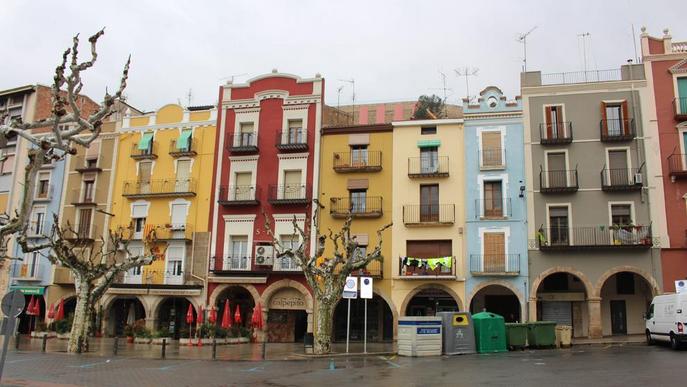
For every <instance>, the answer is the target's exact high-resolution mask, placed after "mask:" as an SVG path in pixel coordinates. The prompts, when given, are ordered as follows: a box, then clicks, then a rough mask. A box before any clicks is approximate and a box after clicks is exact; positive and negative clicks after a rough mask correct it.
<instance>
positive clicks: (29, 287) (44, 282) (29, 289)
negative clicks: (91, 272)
mask: <svg viewBox="0 0 687 387" xmlns="http://www.w3.org/2000/svg"><path fill="white" fill-rule="evenodd" d="M24 144H26V143H24ZM23 148H24V149H21V150H19V152H20V153H19V152H18V154H19V155H20V157H18V158H17V162H21V163H24V164H22V168H23V167H24V165H25V163H26V160H27V157H26V152H27V150H28V149H26V148H27V146H26V145H24V147H23ZM64 173H65V161H64V160H59V161H55V162H53V163H51V164H47V165H45V166H44V167H43V168H42V169H41V170H40V171H39V172H38V177H37V179H36V188H35V191H34V205H33V209H32V211H31V217H30V219H29V229H28V231H27V235H28V237H29V238H30V243H32V244H40V243H43V242H45V241H46V239H45V238H44V236H46V235H50V233H51V230H52V226H53V224H54V219H53V214H57V215H59V214H60V209H61V200H62V188H63V182H64ZM48 253H49V250H47V249H45V250H41V251H36V252H32V253H26V254H25V253H24V252H23V251H22V248H21V246H19V245H18V244H15V245H14V257H17V258H21V259H22V260H14V261H12V265H11V267H10V273H9V276H10V290H15V289H18V290H21V291H22V292H23V293H24V296H25V297H26V303H27V305H28V302H29V300H30V297H31V296H33V297H34V299H35V300H37V302H38V303H39V309H40V315H39V316H38V317H34V318H33V319H31V318H29V316H26V314H25V312H23V313H22V314H21V315H20V316H19V327H18V329H19V332H20V333H28V332H29V330H30V328H29V325H30V322H31V321H33V320H36V321H44V320H45V314H46V305H45V299H46V298H47V297H46V296H47V295H46V292H47V289H48V285H50V284H51V283H52V274H53V269H52V264H51V263H50V261H49V260H48V258H47V255H48Z"/></svg>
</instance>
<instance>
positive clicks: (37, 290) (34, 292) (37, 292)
mask: <svg viewBox="0 0 687 387" xmlns="http://www.w3.org/2000/svg"><path fill="white" fill-rule="evenodd" d="M10 290H19V291H21V292H22V293H24V294H26V295H28V296H42V295H43V294H45V288H44V287H42V286H10Z"/></svg>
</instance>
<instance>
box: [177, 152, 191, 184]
mask: <svg viewBox="0 0 687 387" xmlns="http://www.w3.org/2000/svg"><path fill="white" fill-rule="evenodd" d="M190 181H191V160H178V161H177V181H176V187H175V192H189V191H190V188H191V187H190V184H189V182H190Z"/></svg>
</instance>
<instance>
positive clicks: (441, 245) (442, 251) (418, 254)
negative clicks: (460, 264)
mask: <svg viewBox="0 0 687 387" xmlns="http://www.w3.org/2000/svg"><path fill="white" fill-rule="evenodd" d="M451 246H452V242H451V240H423V241H406V256H408V257H414V258H437V257H450V256H452V255H453V254H452V249H451Z"/></svg>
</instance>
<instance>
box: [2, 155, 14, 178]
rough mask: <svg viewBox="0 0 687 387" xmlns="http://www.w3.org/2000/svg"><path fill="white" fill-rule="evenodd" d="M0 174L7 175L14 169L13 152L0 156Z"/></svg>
mask: <svg viewBox="0 0 687 387" xmlns="http://www.w3.org/2000/svg"><path fill="white" fill-rule="evenodd" d="M0 159H1V160H2V161H0V175H8V174H10V173H12V172H13V171H12V170H13V169H14V154H4V155H2V156H0Z"/></svg>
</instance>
